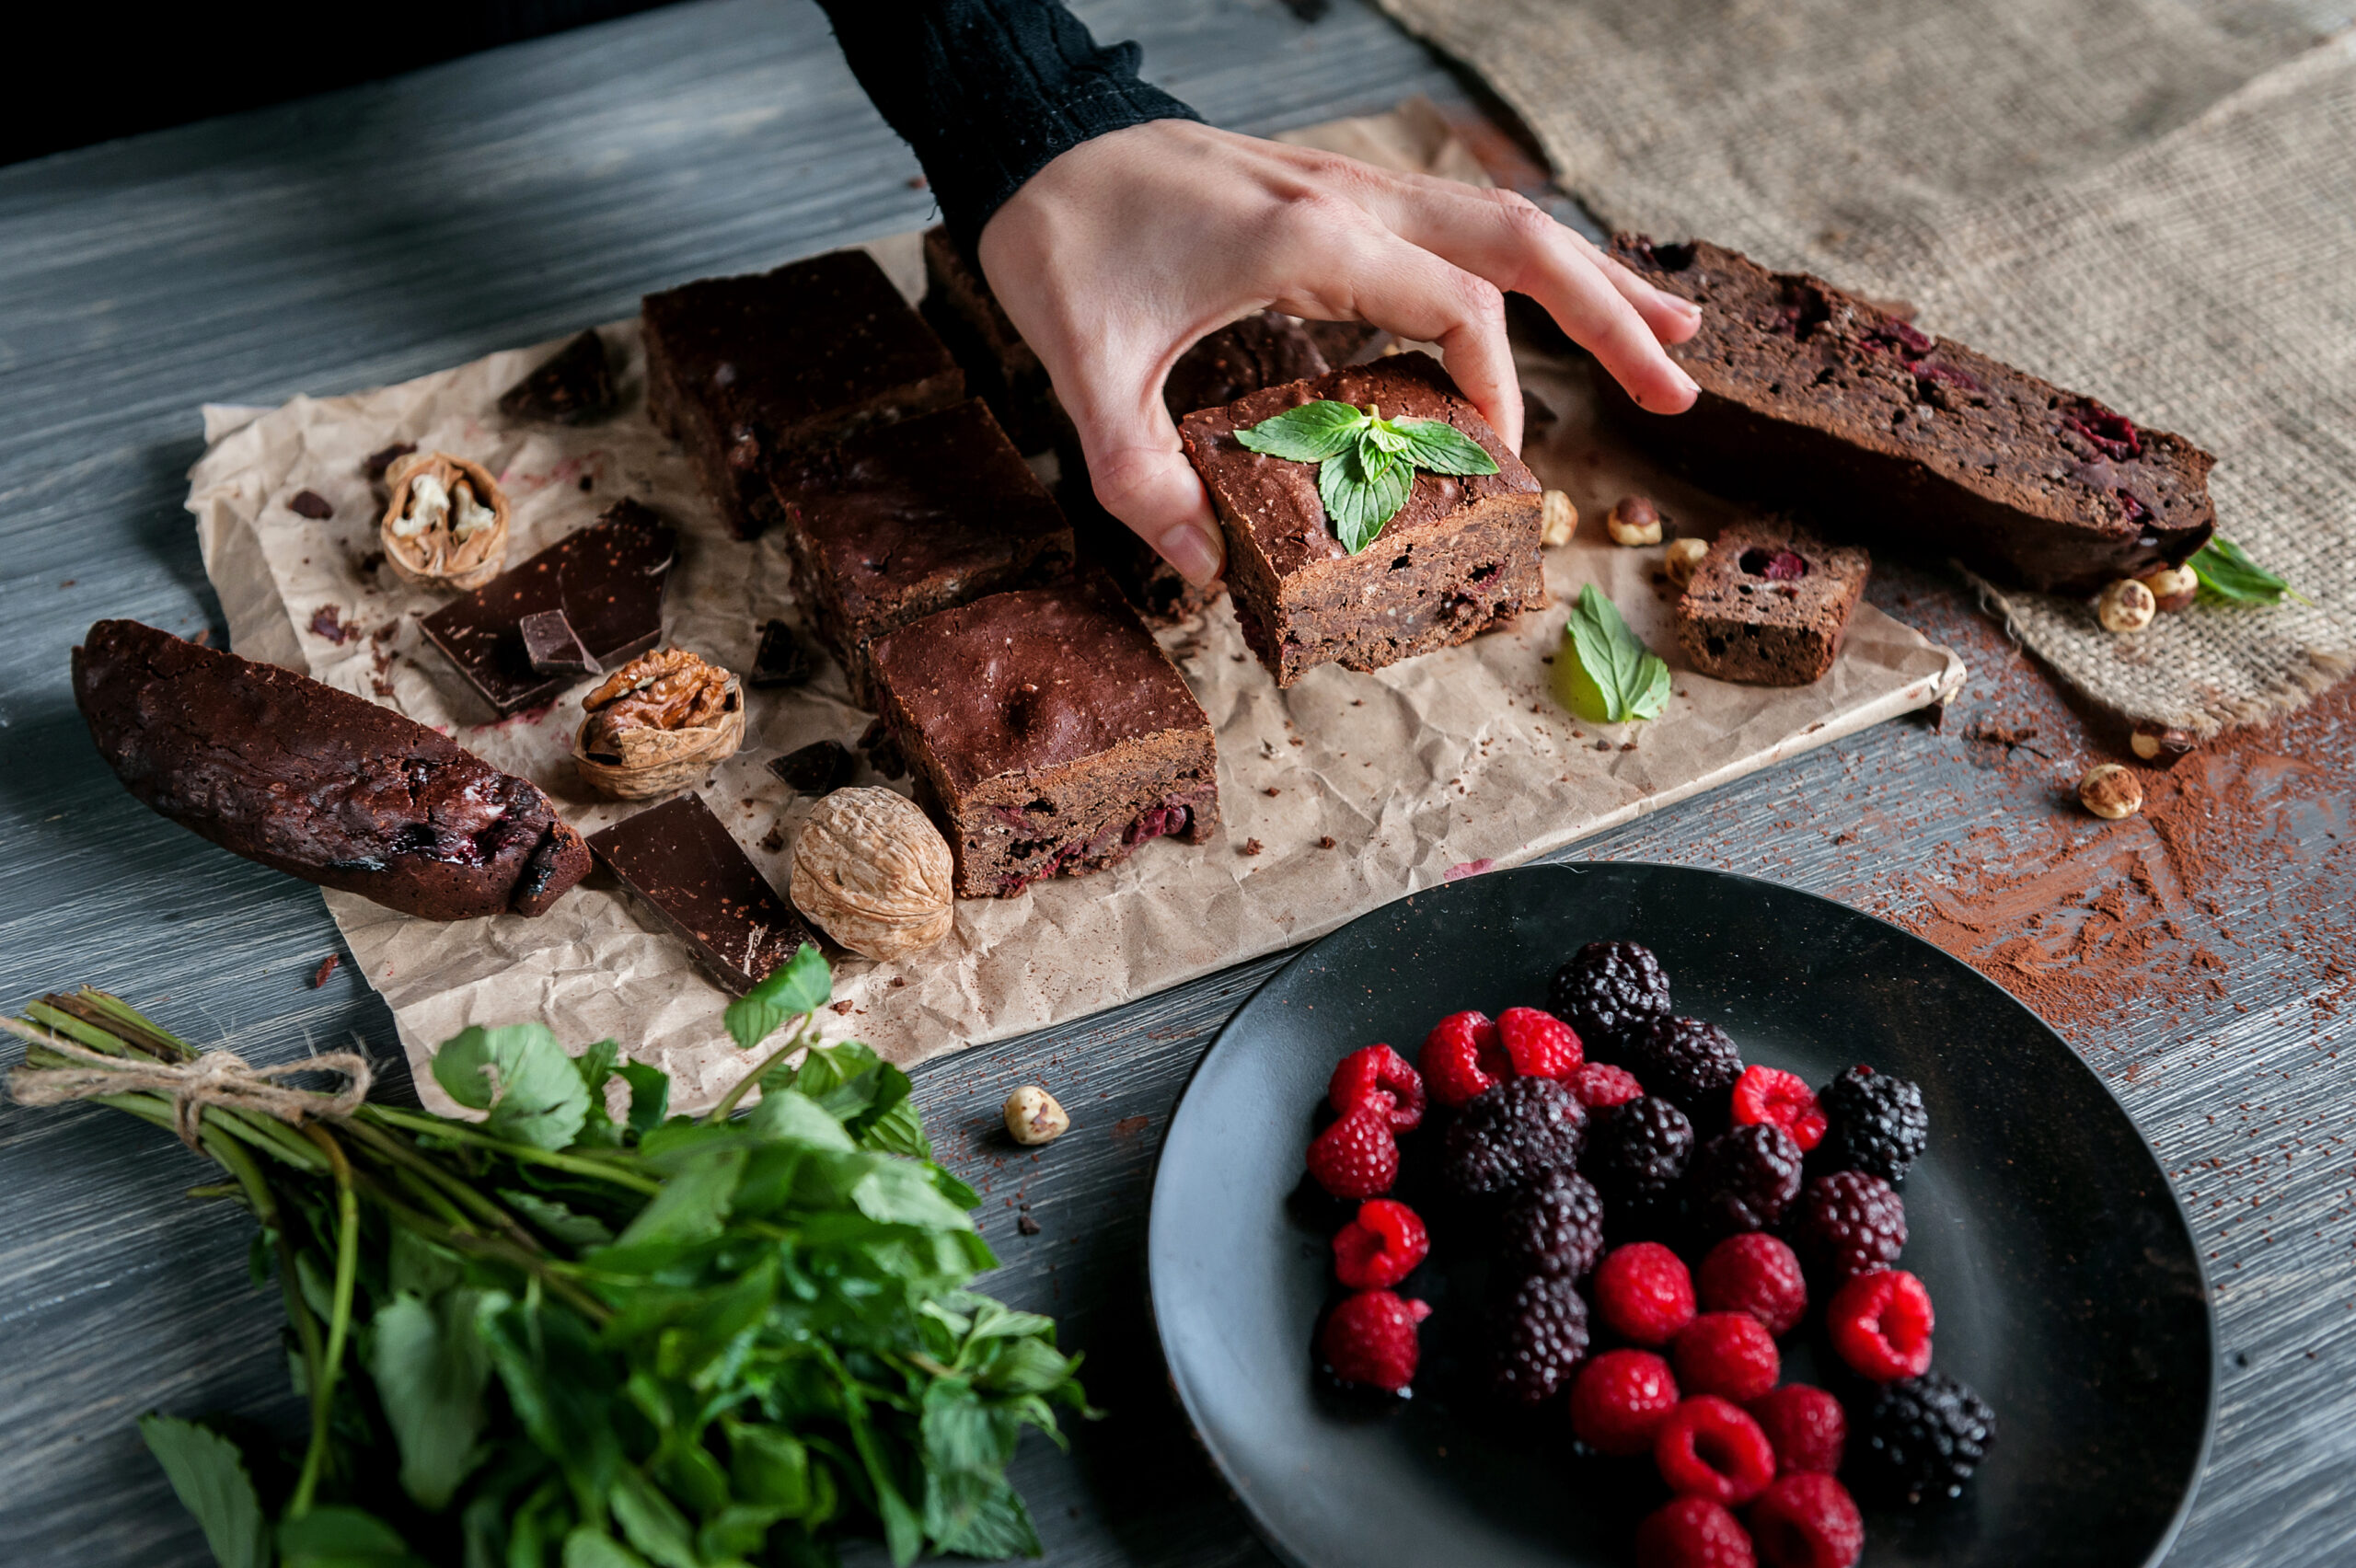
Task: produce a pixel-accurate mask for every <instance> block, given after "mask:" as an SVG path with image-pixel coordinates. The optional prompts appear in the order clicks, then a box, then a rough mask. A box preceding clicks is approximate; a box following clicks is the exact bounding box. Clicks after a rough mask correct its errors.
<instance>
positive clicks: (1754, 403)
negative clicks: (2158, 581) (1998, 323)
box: [1597, 235, 2216, 593]
mask: <svg viewBox="0 0 2356 1568" xmlns="http://www.w3.org/2000/svg"><path fill="white" fill-rule="evenodd" d="M1612 254H1613V255H1614V256H1615V257H1617V258H1618V259H1620V260H1621V261H1623V262H1624V263H1625V264H1626V265H1627V266H1629V267H1630V268H1631V269H1633V270H1634V271H1635V272H1636V273H1637V274H1638V275H1639V276H1641V277H1643V278H1645V279H1646V281H1648V282H1652V283H1655V284H1657V285H1658V286H1659V287H1661V288H1663V289H1666V290H1668V291H1669V293H1671V294H1677V295H1680V297H1682V298H1685V299H1690V300H1692V301H1693V302H1694V303H1695V304H1696V305H1699V306H1702V329H1701V330H1700V331H1699V332H1698V333H1696V334H1695V335H1694V336H1693V337H1692V339H1690V340H1687V341H1685V342H1683V343H1680V344H1677V345H1676V346H1674V347H1673V348H1671V349H1670V350H1669V355H1670V357H1671V358H1672V359H1674V360H1676V361H1677V363H1679V364H1680V365H1682V366H1684V367H1685V370H1686V372H1687V374H1689V375H1692V377H1693V379H1694V380H1695V381H1696V382H1698V383H1700V384H1701V387H1702V396H1701V398H1700V400H1699V401H1698V402H1696V403H1695V404H1694V406H1693V407H1692V409H1690V410H1688V411H1687V412H1685V413H1683V414H1679V415H1676V416H1673V417H1660V416H1656V415H1652V414H1647V413H1645V412H1643V411H1642V410H1640V409H1636V408H1635V406H1634V404H1633V403H1631V402H1630V401H1629V400H1628V398H1627V397H1626V395H1625V394H1624V393H1623V392H1621V391H1620V389H1619V387H1618V386H1616V385H1614V384H1613V383H1612V382H1611V378H1610V377H1608V376H1599V377H1597V381H1598V384H1599V386H1600V387H1601V389H1602V392H1603V398H1604V406H1605V407H1606V408H1607V409H1612V410H1614V411H1615V412H1617V413H1618V414H1619V415H1620V416H1621V422H1622V423H1623V426H1624V427H1625V428H1626V429H1627V430H1628V431H1629V432H1631V433H1633V434H1634V436H1635V437H1636V438H1637V439H1638V440H1639V441H1640V442H1641V443H1642V444H1645V445H1646V447H1648V448H1649V449H1650V450H1652V451H1653V452H1654V453H1655V454H1656V455H1659V456H1661V457H1663V458H1664V459H1666V460H1668V461H1669V462H1671V463H1672V464H1674V465H1676V466H1678V467H1681V468H1683V469H1684V470H1685V471H1686V472H1688V473H1689V474H1690V475H1691V476H1692V478H1693V479H1694V480H1695V482H1697V483H1699V484H1701V485H1703V486H1704V487H1705V488H1707V489H1710V490H1718V491H1720V492H1722V493H1727V494H1735V495H1741V496H1745V497H1749V498H1752V499H1756V500H1759V501H1762V502H1768V503H1770V504H1773V505H1779V506H1792V507H1796V508H1800V509H1802V510H1804V511H1805V512H1806V513H1807V514H1808V516H1809V518H1810V520H1811V521H1813V522H1815V523H1818V524H1819V525H1823V526H1826V527H1828V528H1831V529H1832V530H1834V531H1835V532H1837V533H1841V534H1843V535H1846V536H1849V537H1851V538H1854V539H1855V540H1857V541H1858V542H1860V543H1862V544H1866V545H1870V546H1873V547H1874V548H1885V547H1886V548H1893V549H1900V550H1904V551H1908V552H1911V553H1915V554H1923V555H1933V556H1955V557H1958V558H1959V559H1962V560H1963V561H1964V562H1965V563H1966V564H1968V565H1969V566H1970V567H1972V568H1973V569H1974V570H1976V571H1981V572H1984V573H1986V574H1987V575H1989V576H1991V577H1993V578H1996V579H1998V580H2000V581H2003V582H2010V583H2014V584H2016V585H2018V586H2020V587H2024V588H2034V589H2041V590H2045V591H2048V592H2052V593H2091V592H2093V591H2094V590H2096V589H2098V588H2100V587H2101V586H2102V585H2103V584H2105V583H2106V582H2113V581H2115V580H2117V579H2119V578H2121V577H2130V576H2134V575H2136V574H2138V573H2140V572H2143V571H2149V570H2151V569H2152V568H2153V567H2154V566H2157V565H2159V564H2160V563H2161V562H2163V561H2166V562H2171V563H2174V562H2181V561H2182V560H2183V559H2185V558H2186V557H2188V556H2189V555H2190V554H2192V552H2193V551H2195V550H2197V549H2199V548H2200V546H2201V545H2202V543H2204V542H2205V541H2206V540H2207V539H2208V537H2209V536H2210V534H2211V533H2212V531H2213V530H2214V528H2215V526H2216V510H2215V508H2214V507H2213V506H2212V504H2211V502H2210V500H2209V469H2210V467H2211V465H2212V464H2213V463H2214V462H2215V461H2216V459H2215V458H2214V457H2212V456H2211V455H2209V454H2208V453H2206V452H2203V451H2202V450H2201V449H2200V448H2199V447H2198V446H2195V445H2194V444H2192V443H2191V442H2189V441H2187V440H2186V439H2184V437H2182V436H2180V435H2174V434H2171V433H2169V432H2166V431H2161V430H2147V429H2144V428H2142V427H2141V426H2139V425H2137V424H2136V423H2135V422H2134V421H2132V420H2130V419H2129V418H2127V417H2126V416H2125V415H2123V414H2119V413H2116V412H2114V411H2113V410H2111V409H2107V408H2105V407H2103V405H2102V404H2100V403H2098V402H2096V400H2095V399H2093V398H2089V397H2085V396H2084V395H2083V394H2080V393H2075V392H2069V391H2065V390H2063V389H2062V388H2061V387H2059V386H2054V385H2053V384H2052V383H2050V382H2048V381H2042V380H2039V379H2038V377H2036V376H2034V375H2029V374H2027V372H2025V371H2020V370H2015V369H2014V368H2013V367H2012V366H2011V365H2008V364H2005V363H2003V362H2001V361H1998V360H1993V359H1991V358H1989V357H1988V356H1987V355H1986V354H1982V353H1979V352H1975V351H1973V350H1971V349H1968V348H1966V347H1964V346H1963V345H1962V344H1960V343H1957V342H1952V341H1950V340H1946V339H1944V338H1934V337H1931V336H1929V335H1927V334H1925V333H1923V332H1921V331H1918V330H1916V329H1915V328H1914V327H1913V326H1912V325H1911V323H1909V322H1908V321H1907V320H1906V319H1905V318H1904V317H1900V316H1898V315H1895V314H1893V313H1891V312H1890V311H1888V310H1887V309H1884V308H1882V307H1880V306H1876V305H1874V304H1872V303H1871V302H1869V301H1867V300H1864V299H1861V298H1859V297H1858V296H1856V295H1854V294H1846V293H1843V292H1842V290H1840V289H1837V288H1834V287H1833V286H1832V285H1831V283H1828V282H1825V281H1824V280H1823V279H1821V278H1817V277H1812V276H1809V275H1808V274H1807V273H1804V272H1771V271H1767V270H1766V269H1765V268H1763V267H1761V266H1759V265H1758V264H1757V263H1756V262H1753V261H1752V260H1750V259H1749V258H1748V257H1746V256H1743V255H1742V254H1741V253H1740V252H1738V251H1733V250H1727V249H1726V248H1723V247H1720V246H1715V245H1711V244H1707V243H1705V242H1703V241H1699V240H1696V241H1693V242H1692V243H1690V244H1684V245H1657V244H1655V243H1653V242H1652V241H1650V240H1648V239H1646V238H1644V237H1642V236H1631V235H1622V236H1619V237H1618V238H1616V239H1614V240H1613V241H1612Z"/></svg>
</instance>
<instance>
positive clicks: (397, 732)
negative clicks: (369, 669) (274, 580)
mask: <svg viewBox="0 0 2356 1568" xmlns="http://www.w3.org/2000/svg"><path fill="white" fill-rule="evenodd" d="M74 700H75V703H77V704H78V705H79V706H80V708H81V709H82V717H83V718H84V719H85V720H86V721H88V723H89V726H90V738H91V739H92V740H93V741H96V742H97V743H98V752H99V755H102V756H104V757H105V758H106V759H107V763H108V766H110V767H112V768H113V769H114V771H115V777H116V778H120V779H121V780H122V784H123V788H124V789H126V790H130V791H131V792H132V794H133V795H134V796H136V797H137V798H138V799H139V800H140V801H142V802H144V804H146V805H147V806H148V807H150V808H151V809H153V810H154V811H156V813H159V814H161V815H164V816H167V817H169V818H171V819H172V820H173V821H174V822H177V823H179V824H180V825H181V826H182V827H185V828H187V829H189V830H190V831H191V832H192V833H195V834H198V835H200V836H202V837H205V838H209V839H211V840H212V841H213V842H214V843H215V844H218V845H220V846H221V847H223V848H224V849H228V850H232V851H234V852H235V853H237V854H239V855H243V856H244V857H245V858H246V859H248V860H257V861H260V863H261V864H263V865H265V866H269V867H271V868H273V869H275V870H282V871H285V872H287V873H289V874H290V875H293V876H298V877H301V878H302V879H303V880H304V881H305V882H316V883H318V885H319V886H321V887H332V888H340V889H341V890H342V891H344V892H346V893H356V894H360V895H361V896H362V897H364V898H369V899H374V900H375V902H377V903H378V904H381V905H385V906H386V907H387V908H388V909H398V910H400V911H401V912H402V913H403V914H406V915H415V916H418V917H421V918H422V919H427V920H472V919H478V918H480V917H484V916H488V915H498V914H502V913H505V912H507V911H509V910H513V911H514V912H515V913H516V914H519V915H537V914H540V913H542V912H543V911H545V910H546V909H547V908H548V907H549V905H551V904H554V903H555V902H556V900H557V896H558V894H561V893H563V892H564V890H565V889H567V888H569V887H571V886H572V884H573V883H574V882H579V881H580V880H581V878H582V875H583V873H584V872H586V871H587V870H589V851H588V848H587V847H585V846H584V845H583V843H582V842H581V836H580V835H579V834H577V833H575V832H574V831H573V830H572V827H571V826H570V825H568V824H566V823H565V822H564V820H563V819H562V818H560V817H559V816H558V815H557V814H556V808H555V807H554V806H553V805H551V804H549V798H548V797H547V796H546V795H544V794H542V793H541V792H540V790H539V789H538V787H537V785H534V784H533V783H531V782H530V781H529V780H527V779H523V778H515V777H514V776H513V775H511V774H506V773H502V772H500V771H499V769H497V768H495V767H491V764H489V763H487V762H485V761H483V760H482V759H481V758H480V757H479V756H476V755H474V754H473V753H471V752H469V751H468V750H467V749H466V748H465V747H463V746H461V745H459V744H457V743H456V741H453V740H451V739H450V738H449V737H447V736H446V735H443V734H439V733H437V732H434V731H432V730H429V729H427V728H426V727H425V726H424V725H422V724H419V723H415V722H413V721H410V720H408V719H405V718H403V717H402V716H401V715H399V714H398V713H396V712H394V711H393V710H392V709H389V708H381V707H379V706H377V705H376V704H375V703H373V702H370V701H369V700H368V699H367V698H362V697H354V696H353V695H352V694H351V693H350V692H346V691H339V690H337V689H336V688H335V687H333V686H327V685H324V684H322V683H320V682H318V681H315V680H312V679H310V678H308V677H307V676H304V675H298V674H295V672H294V671H292V670H285V669H281V668H279V667H278V666H277V665H275V664H261V663H254V662H253V661H252V660H249V659H242V658H239V657H238V656H237V654H235V653H226V652H223V651H220V650H218V649H213V648H201V647H199V646H197V645H196V644H195V643H193V642H183V641H182V640H179V638H177V637H174V636H173V635H172V634H171V633H170V632H167V631H158V630H156V628H154V627H148V626H142V625H140V624H139V623H138V622H136V621H125V620H109V621H100V622H98V625H96V626H94V627H92V628H90V631H89V635H88V636H87V638H86V639H85V640H83V644H82V646H81V647H79V648H76V649H75V650H74Z"/></svg>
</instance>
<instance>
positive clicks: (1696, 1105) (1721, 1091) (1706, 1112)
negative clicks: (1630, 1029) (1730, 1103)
mask: <svg viewBox="0 0 2356 1568" xmlns="http://www.w3.org/2000/svg"><path fill="white" fill-rule="evenodd" d="M1627 1052H1628V1065H1629V1066H1631V1067H1633V1068H1634V1069H1635V1073H1636V1076H1637V1077H1638V1078H1642V1079H1644V1080H1645V1087H1646V1089H1648V1090H1652V1092H1654V1093H1655V1094H1658V1095H1662V1096H1665V1097H1666V1098H1668V1099H1670V1100H1674V1101H1677V1103H1678V1106H1679V1107H1680V1109H1681V1110H1683V1111H1684V1113H1686V1114H1687V1115H1688V1116H1691V1117H1692V1118H1693V1119H1694V1120H1696V1121H1699V1122H1705V1123H1708V1124H1712V1125H1715V1126H1720V1127H1723V1126H1725V1125H1726V1124H1727V1118H1726V1104H1727V1090H1731V1089H1732V1088H1734V1085H1735V1080H1736V1079H1737V1078H1740V1077H1742V1053H1741V1052H1740V1051H1738V1050H1737V1049H1736V1048H1735V1043H1734V1040H1733V1038H1732V1037H1731V1036H1729V1035H1728V1034H1727V1032H1726V1031H1725V1030H1723V1029H1720V1028H1719V1027H1718V1026H1717V1025H1716V1024H1715V1023H1705V1022H1703V1020H1700V1019H1698V1018H1662V1019H1655V1020H1653V1021H1652V1022H1651V1023H1650V1024H1648V1025H1646V1027H1645V1028H1643V1029H1640V1030H1638V1031H1636V1032H1634V1033H1633V1034H1631V1035H1630V1036H1629V1037H1628V1044H1627Z"/></svg>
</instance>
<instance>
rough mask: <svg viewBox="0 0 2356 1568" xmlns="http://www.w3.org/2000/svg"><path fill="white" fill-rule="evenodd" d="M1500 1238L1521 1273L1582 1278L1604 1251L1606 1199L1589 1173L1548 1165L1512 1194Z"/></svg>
mask: <svg viewBox="0 0 2356 1568" xmlns="http://www.w3.org/2000/svg"><path fill="white" fill-rule="evenodd" d="M1497 1240H1498V1244H1499V1245H1500V1246H1501V1247H1502V1248H1503V1249H1504V1250H1505V1255H1506V1257H1507V1260H1509V1261H1510V1262H1512V1263H1513V1265H1514V1267H1515V1268H1516V1270H1517V1271H1518V1272H1519V1273H1522V1274H1560V1275H1561V1276H1563V1277H1564V1278H1565V1279H1577V1278H1580V1277H1581V1276H1583V1275H1584V1274H1587V1273H1588V1270H1590V1269H1592V1268H1594V1267H1595V1260H1596V1259H1597V1258H1599V1257H1600V1256H1602V1254H1603V1200H1602V1198H1600V1197H1599V1196H1598V1195H1597V1194H1596V1191H1595V1188H1594V1187H1593V1186H1592V1185H1590V1184H1589V1183H1588V1181H1587V1179H1586V1178H1584V1177H1581V1176H1576V1175H1573V1174H1572V1173H1571V1172H1570V1171H1567V1170H1550V1171H1548V1172H1547V1173H1546V1174H1545V1175H1543V1176H1542V1177H1540V1178H1539V1179H1538V1180H1537V1181H1536V1182H1532V1183H1531V1184H1530V1187H1529V1188H1527V1189H1526V1190H1525V1191H1524V1192H1523V1193H1522V1194H1521V1195H1520V1196H1519V1197H1518V1198H1516V1199H1514V1201H1513V1204H1512V1205H1511V1206H1510V1207H1508V1208H1507V1210H1506V1212H1505V1218H1504V1219H1503V1220H1502V1221H1501V1222H1500V1224H1499V1225H1498V1228H1497Z"/></svg>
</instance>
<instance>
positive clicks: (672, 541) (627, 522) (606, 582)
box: [418, 501, 678, 713]
mask: <svg viewBox="0 0 2356 1568" xmlns="http://www.w3.org/2000/svg"><path fill="white" fill-rule="evenodd" d="M677 557H678V535H677V534H676V532H675V531H674V530H673V529H672V527H671V525H669V524H667V523H665V522H664V521H663V519H662V518H660V517H658V516H656V515H655V514H654V513H653V511H652V510H651V509H649V508H647V507H645V506H642V505H641V504H640V503H639V502H635V501H620V502H615V503H614V504H613V505H612V506H609V507H607V508H606V511H605V513H604V514H603V515H601V516H600V517H599V518H598V519H597V521H596V522H595V523H593V524H591V525H589V526H588V527H586V528H583V529H581V530H580V531H578V532H577V533H572V534H568V535H566V536H564V537H563V538H561V539H559V540H558V541H557V542H556V543H555V544H553V545H550V546H549V548H546V549H544V550H542V551H541V552H540V553H539V554H537V555H536V556H534V557H533V558H532V559H529V560H527V561H525V562H524V563H523V564H522V565H521V566H514V567H510V568H508V569H507V570H506V571H502V572H501V573H500V574H499V575H498V576H497V577H494V578H492V579H491V581H490V582H486V583H484V584H483V585H482V586H481V587H479V588H478V589H476V590H475V591H474V592H473V593H471V594H468V595H466V596H465V597H464V598H461V599H453V600H452V601H451V602H450V603H448V604H446V605H443V606H442V607H441V608H440V609H438V610H436V611H434V612H433V614H432V615H430V616H428V617H425V618H424V619H423V620H422V621H421V622H419V623H418V624H419V626H420V628H422V630H423V631H424V633H425V635H426V637H427V639H428V640H430V641H432V642H433V645H434V646H435V647H436V648H439V649H440V650H442V651H443V652H445V653H446V654H448V655H449V657H450V662H451V663H454V664H456V666H457V667H458V673H459V674H463V675H464V676H466V677H467V680H468V683H469V684H470V685H472V686H473V687H474V688H475V690H476V691H478V692H479V693H481V694H482V698H483V700H484V701H485V702H488V703H490V704H491V707H492V708H493V709H497V710H498V711H499V712H501V713H514V712H519V711H521V710H522V709H526V708H530V707H533V706H535V705H537V704H538V703H543V702H548V701H551V700H553V699H554V698H555V697H556V695H557V694H558V693H559V692H560V691H562V690H563V689H564V685H565V682H566V680H567V679H569V678H570V677H569V676H567V675H560V674H543V673H542V672H541V671H539V670H537V669H535V668H534V667H533V665H532V656H531V653H530V651H529V650H527V649H526V648H525V646H524V629H523V622H524V617H526V616H529V615H535V614H537V613H539V612H542V611H546V610H560V611H562V612H563V613H564V618H565V620H566V621H567V623H569V624H570V625H571V626H572V630H573V634H574V635H575V636H576V637H577V638H579V639H580V641H581V644H582V646H583V647H584V648H585V649H587V650H588V652H589V655H590V657H591V658H592V659H594V660H595V661H596V666H597V667H600V668H606V669H610V668H612V667H613V666H614V665H616V664H618V663H628V662H629V660H630V659H633V658H635V657H636V656H637V655H639V654H641V653H643V652H645V651H647V650H648V649H650V648H652V647H653V646H654V644H655V642H656V641H657V640H659V639H660V638H661V637H662V635H663V586H664V582H665V581H666V580H667V579H668V578H669V577H670V574H671V565H672V562H673V561H674V560H676V559H677Z"/></svg>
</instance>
